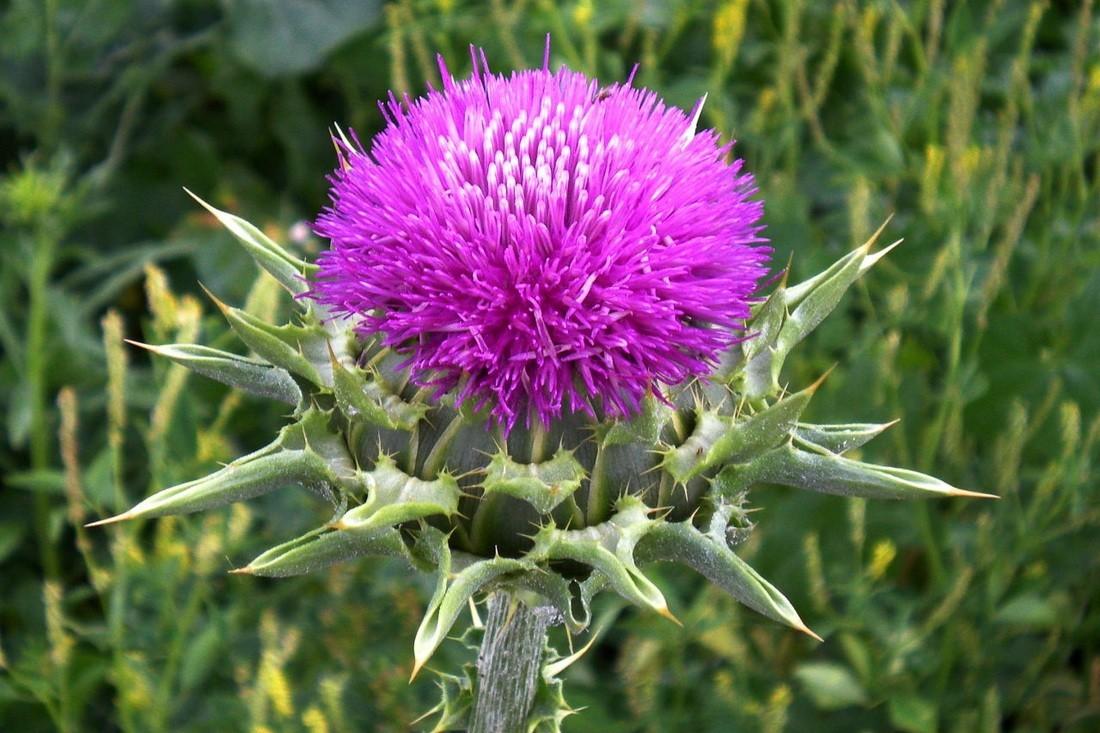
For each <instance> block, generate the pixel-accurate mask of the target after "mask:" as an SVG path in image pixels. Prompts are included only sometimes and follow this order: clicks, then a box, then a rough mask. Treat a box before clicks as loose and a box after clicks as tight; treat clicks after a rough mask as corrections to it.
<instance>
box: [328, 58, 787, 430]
mask: <svg viewBox="0 0 1100 733" xmlns="http://www.w3.org/2000/svg"><path fill="white" fill-rule="evenodd" d="M440 66H441V71H442V76H443V89H442V91H437V90H430V91H429V92H428V94H427V95H426V96H424V97H421V98H419V99H416V100H411V101H410V100H409V99H407V98H406V99H405V100H404V103H401V102H399V101H398V100H396V99H395V98H393V97H392V96H391V98H390V101H389V103H388V104H386V105H384V106H383V112H384V114H385V116H386V119H387V122H388V125H387V127H386V129H385V130H383V131H382V132H381V133H379V134H378V135H377V136H376V137H375V138H374V140H373V142H372V143H371V145H370V150H369V152H368V151H366V150H364V149H363V147H362V146H361V145H360V144H359V143H358V141H356V142H355V143H354V144H347V143H339V144H338V147H339V148H340V166H339V167H338V169H337V170H336V171H335V172H334V173H333V174H332V176H331V182H332V191H331V199H332V204H331V206H330V207H328V208H327V209H325V210H324V212H323V213H322V214H321V216H320V217H319V219H318V221H317V224H316V228H317V232H318V234H320V235H321V236H324V237H327V238H329V239H330V240H331V241H332V247H331V248H330V249H329V250H328V251H326V252H324V253H323V254H322V255H321V257H320V259H319V265H320V272H319V275H318V277H317V279H316V281H315V283H314V285H313V289H312V292H311V297H313V298H315V299H316V300H318V301H319V302H321V303H324V304H326V305H328V306H330V307H331V308H333V309H334V310H335V311H336V312H339V313H342V314H346V315H350V316H352V317H353V318H355V319H357V320H358V324H359V329H360V330H361V331H362V332H363V333H381V334H383V336H384V340H385V343H386V344H388V345H390V346H392V347H394V348H395V349H396V350H398V351H399V352H401V353H403V354H405V355H407V357H408V363H409V365H410V367H411V369H412V373H413V378H414V381H416V382H417V383H418V384H421V385H431V386H435V387H437V388H438V389H439V390H440V392H441V393H442V392H444V391H447V390H451V389H457V396H458V399H459V401H460V402H470V403H471V404H473V405H474V406H475V407H478V408H480V407H483V406H488V408H489V409H490V410H491V412H492V414H493V416H494V418H495V419H496V421H497V422H498V423H500V424H501V425H503V426H504V427H505V428H506V429H510V428H511V427H512V426H513V425H514V424H515V422H516V420H517V419H524V420H525V421H527V422H528V423H529V422H530V421H531V420H532V418H537V419H539V420H540V421H541V422H542V424H543V425H549V424H550V423H551V422H552V421H553V420H554V419H555V418H557V417H559V416H560V415H561V414H562V412H563V410H566V411H568V410H583V411H585V412H588V413H590V414H606V415H610V416H616V417H626V416H630V415H632V414H635V413H636V412H637V411H638V409H639V407H640V403H641V400H642V398H643V397H644V396H645V394H646V393H647V392H649V391H654V392H656V391H657V390H658V388H659V385H661V384H664V385H677V384H680V383H682V382H684V381H686V380H688V379H691V378H692V377H696V376H701V375H704V374H706V373H708V372H709V371H710V370H711V368H712V367H713V365H714V363H715V360H716V358H717V357H718V355H719V353H720V352H721V351H722V350H724V349H726V348H728V347H729V346H730V345H732V344H733V343H734V342H736V341H737V340H738V339H739V338H741V335H742V333H743V329H744V322H745V319H746V318H747V317H748V316H749V303H750V302H751V301H750V299H751V296H752V294H753V291H754V290H755V289H756V285H757V282H758V281H759V280H760V278H761V277H762V276H763V275H764V274H765V273H766V271H767V261H768V257H769V255H770V253H771V250H770V248H769V247H767V246H764V245H762V244H761V243H762V242H763V241H764V240H763V239H762V238H761V232H762V226H761V225H760V223H759V222H760V218H761V215H762V214H763V203H762V202H761V201H758V200H752V196H753V195H754V194H755V193H756V187H755V184H754V182H753V178H752V176H751V175H750V174H748V173H745V172H743V171H742V161H741V160H733V161H732V162H730V161H729V157H730V149H731V145H730V144H722V143H720V141H719V139H718V135H717V133H715V132H714V131H713V130H703V131H701V132H696V129H695V125H696V122H697V120H698V116H699V111H700V109H701V103H700V105H698V106H697V107H696V109H695V110H694V111H693V113H692V114H690V115H689V114H686V113H685V112H684V111H683V110H681V109H679V108H676V107H669V106H666V105H665V104H664V102H663V101H662V100H661V99H660V98H658V97H657V95H656V94H654V93H653V92H651V91H648V90H645V89H637V88H634V87H632V86H630V82H629V81H628V82H627V83H626V84H622V85H614V86H611V87H608V88H604V89H601V88H600V86H599V84H598V83H597V82H596V81H594V80H592V79H589V78H588V77H586V76H585V75H583V74H580V73H577V72H573V71H569V70H568V69H561V70H560V71H557V72H552V71H550V70H549V69H547V68H543V69H539V70H528V71H520V72H515V73H513V74H511V75H510V76H504V75H498V74H492V73H490V72H489V70H488V68H487V67H486V65H485V63H484V57H483V56H482V57H481V60H480V63H479V61H478V57H477V56H475V63H474V73H473V76H472V78H470V79H468V80H466V81H461V82H459V81H456V80H455V79H454V78H453V77H452V76H451V75H450V73H449V72H448V71H447V69H446V67H445V66H443V64H442V61H441V62H440Z"/></svg>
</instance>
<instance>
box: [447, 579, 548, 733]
mask: <svg viewBox="0 0 1100 733" xmlns="http://www.w3.org/2000/svg"><path fill="white" fill-rule="evenodd" d="M555 617H556V614H555V612H554V611H553V610H552V609H550V608H548V607H535V608H532V607H529V606H527V605H526V604H524V603H523V602H522V601H520V600H519V599H518V598H516V597H515V596H512V595H509V594H508V593H504V592H499V593H495V594H493V596H492V597H491V598H490V599H489V612H488V616H487V618H486V621H485V638H484V639H483V641H482V642H481V651H480V652H479V653H478V658H477V691H476V698H475V700H474V709H473V713H472V715H471V718H470V728H469V733H524V731H526V730H527V716H528V713H530V711H531V703H532V701H533V700H534V698H535V690H536V687H537V685H538V676H539V671H540V669H541V667H542V653H543V649H545V647H546V632H547V629H549V627H550V625H551V624H552V623H553V622H554V619H555Z"/></svg>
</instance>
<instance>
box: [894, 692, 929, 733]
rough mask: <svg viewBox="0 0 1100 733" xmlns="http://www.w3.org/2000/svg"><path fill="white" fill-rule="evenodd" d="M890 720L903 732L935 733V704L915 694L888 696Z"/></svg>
mask: <svg viewBox="0 0 1100 733" xmlns="http://www.w3.org/2000/svg"><path fill="white" fill-rule="evenodd" d="M889 710H890V722H891V723H893V724H894V727H895V728H897V729H898V730H901V731H905V733H936V717H937V716H936V705H935V703H933V702H932V701H930V700H928V699H926V698H923V697H919V696H917V695H898V696H896V697H891V698H890V703H889Z"/></svg>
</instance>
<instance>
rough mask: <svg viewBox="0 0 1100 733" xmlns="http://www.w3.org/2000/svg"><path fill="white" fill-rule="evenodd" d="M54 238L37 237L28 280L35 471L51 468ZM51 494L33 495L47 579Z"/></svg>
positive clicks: (54, 569) (53, 561)
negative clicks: (50, 287)
mask: <svg viewBox="0 0 1100 733" xmlns="http://www.w3.org/2000/svg"><path fill="white" fill-rule="evenodd" d="M55 244H56V243H55V240H54V238H53V237H52V236H51V234H50V233H49V232H44V233H42V234H41V235H40V236H38V237H37V238H36V241H35V245H36V247H35V253H34V256H33V259H32V260H31V267H30V277H29V280H28V283H27V285H28V287H27V289H28V291H29V292H28V295H29V300H30V303H29V306H28V315H27V351H26V374H27V385H28V388H29V392H30V394H29V398H30V451H31V467H32V468H33V469H34V470H35V471H45V470H47V469H48V468H50V445H51V444H52V441H53V436H52V434H51V433H50V425H49V416H48V413H47V412H46V409H47V408H46V405H47V400H48V397H47V394H46V393H47V389H48V381H47V379H46V346H47V331H48V326H49V303H48V298H49V296H48V293H47V292H46V289H47V287H48V285H49V280H50V272H51V271H52V269H53V258H54V251H55V249H56V246H55ZM50 508H51V507H50V497H49V495H48V494H47V493H46V492H44V491H40V492H37V493H36V494H35V497H34V526H35V534H36V535H37V538H38V545H39V553H40V556H41V559H42V566H43V571H44V574H45V576H46V577H47V578H56V577H57V575H58V559H57V549H56V548H55V547H54V546H53V543H52V542H51V541H50V537H49V533H50V532H49V530H50Z"/></svg>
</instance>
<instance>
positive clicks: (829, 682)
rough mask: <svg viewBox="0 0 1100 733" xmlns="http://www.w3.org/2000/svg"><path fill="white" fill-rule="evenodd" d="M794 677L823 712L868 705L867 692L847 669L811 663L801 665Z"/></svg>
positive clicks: (839, 666) (834, 665) (823, 663)
mask: <svg viewBox="0 0 1100 733" xmlns="http://www.w3.org/2000/svg"><path fill="white" fill-rule="evenodd" d="M794 676H795V678H796V679H797V680H798V681H799V682H801V683H802V686H803V688H804V689H805V690H806V692H807V693H808V694H809V695H810V697H811V698H812V699H813V701H814V704H815V705H817V706H818V707H819V708H821V709H822V710H838V709H840V708H846V707H850V706H852V705H866V704H867V701H868V698H867V692H866V691H865V690H864V689H863V686H862V685H860V684H859V682H858V681H857V680H856V678H855V677H854V676H853V675H852V673H851V672H850V671H849V670H848V668H847V667H843V666H841V665H839V664H833V663H831V662H809V663H806V664H800V665H799V666H798V668H797V669H796V670H795V672H794Z"/></svg>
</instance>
